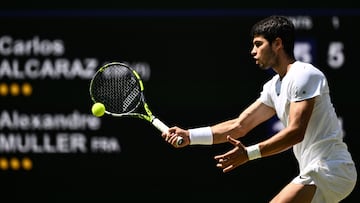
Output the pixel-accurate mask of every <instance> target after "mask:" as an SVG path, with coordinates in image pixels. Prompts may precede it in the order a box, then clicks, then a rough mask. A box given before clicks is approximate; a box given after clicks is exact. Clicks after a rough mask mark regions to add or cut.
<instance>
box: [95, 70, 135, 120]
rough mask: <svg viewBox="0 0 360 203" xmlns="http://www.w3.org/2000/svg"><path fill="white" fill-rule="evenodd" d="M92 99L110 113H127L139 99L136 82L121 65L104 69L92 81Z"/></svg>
mask: <svg viewBox="0 0 360 203" xmlns="http://www.w3.org/2000/svg"><path fill="white" fill-rule="evenodd" d="M93 97H94V99H95V100H96V101H99V102H102V103H103V104H104V105H105V107H106V110H107V111H108V112H111V113H118V114H121V113H128V112H131V111H133V110H134V109H136V108H137V106H138V104H139V103H140V102H139V101H140V99H141V89H140V86H139V84H138V80H137V79H136V78H135V76H134V75H133V73H132V72H131V70H130V69H129V68H127V67H124V66H121V65H112V66H109V67H107V68H105V69H104V70H103V71H102V72H101V74H98V76H97V77H96V78H94V81H93Z"/></svg>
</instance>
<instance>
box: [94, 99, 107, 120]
mask: <svg viewBox="0 0 360 203" xmlns="http://www.w3.org/2000/svg"><path fill="white" fill-rule="evenodd" d="M91 112H92V114H93V115H94V116H96V117H100V116H103V115H104V113H105V106H104V104H102V103H100V102H96V103H95V104H93V106H92V108H91Z"/></svg>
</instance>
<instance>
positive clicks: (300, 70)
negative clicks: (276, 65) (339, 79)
mask: <svg viewBox="0 0 360 203" xmlns="http://www.w3.org/2000/svg"><path fill="white" fill-rule="evenodd" d="M291 72H292V73H293V74H294V75H295V76H301V75H321V76H323V75H324V74H323V72H322V71H321V70H320V69H319V68H317V67H316V66H314V65H313V64H311V63H307V62H302V61H296V62H294V63H293V64H292V66H291Z"/></svg>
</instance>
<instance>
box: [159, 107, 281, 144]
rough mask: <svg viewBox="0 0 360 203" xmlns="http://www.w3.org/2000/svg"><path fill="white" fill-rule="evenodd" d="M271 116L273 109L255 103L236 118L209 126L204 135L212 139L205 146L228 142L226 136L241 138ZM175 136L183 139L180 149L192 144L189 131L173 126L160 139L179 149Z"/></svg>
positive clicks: (273, 113) (273, 112)
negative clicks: (207, 134) (206, 134)
mask: <svg viewBox="0 0 360 203" xmlns="http://www.w3.org/2000/svg"><path fill="white" fill-rule="evenodd" d="M273 115H275V111H274V109H272V108H271V107H269V106H267V105H265V104H263V103H261V102H260V101H255V102H254V103H252V104H251V105H250V106H249V107H247V108H246V109H245V110H244V111H243V112H242V113H241V114H240V115H239V116H238V117H237V118H234V119H231V120H227V121H224V122H220V123H218V124H215V125H213V126H209V127H208V131H207V132H206V131H205V132H204V133H210V132H211V136H212V138H211V141H207V142H206V144H219V143H224V142H228V140H227V136H228V135H230V136H231V137H233V138H235V139H237V138H240V137H243V136H245V135H246V134H247V133H248V132H249V131H250V130H252V129H253V128H254V127H256V126H257V125H259V124H260V123H262V122H264V121H265V120H267V119H269V118H270V117H272V116H273ZM210 129H211V131H210ZM200 133H201V132H200ZM176 136H182V137H183V138H184V142H183V144H182V145H181V146H180V147H184V146H187V145H189V144H194V143H193V142H192V141H193V140H191V136H190V131H189V130H184V129H182V128H179V127H176V126H175V127H171V128H170V129H169V132H168V133H163V134H162V137H163V138H164V139H165V141H167V142H168V143H170V144H172V145H173V146H175V147H179V146H177V145H176V138H177V137H176ZM209 136H210V134H209ZM193 137H194V136H193ZM209 139H210V138H209ZM200 142H201V140H200Z"/></svg>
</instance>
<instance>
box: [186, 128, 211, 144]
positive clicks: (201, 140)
mask: <svg viewBox="0 0 360 203" xmlns="http://www.w3.org/2000/svg"><path fill="white" fill-rule="evenodd" d="M189 136H190V137H189V138H190V145H197V144H198V145H211V144H213V134H212V131H211V128H210V127H201V128H194V129H189Z"/></svg>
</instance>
